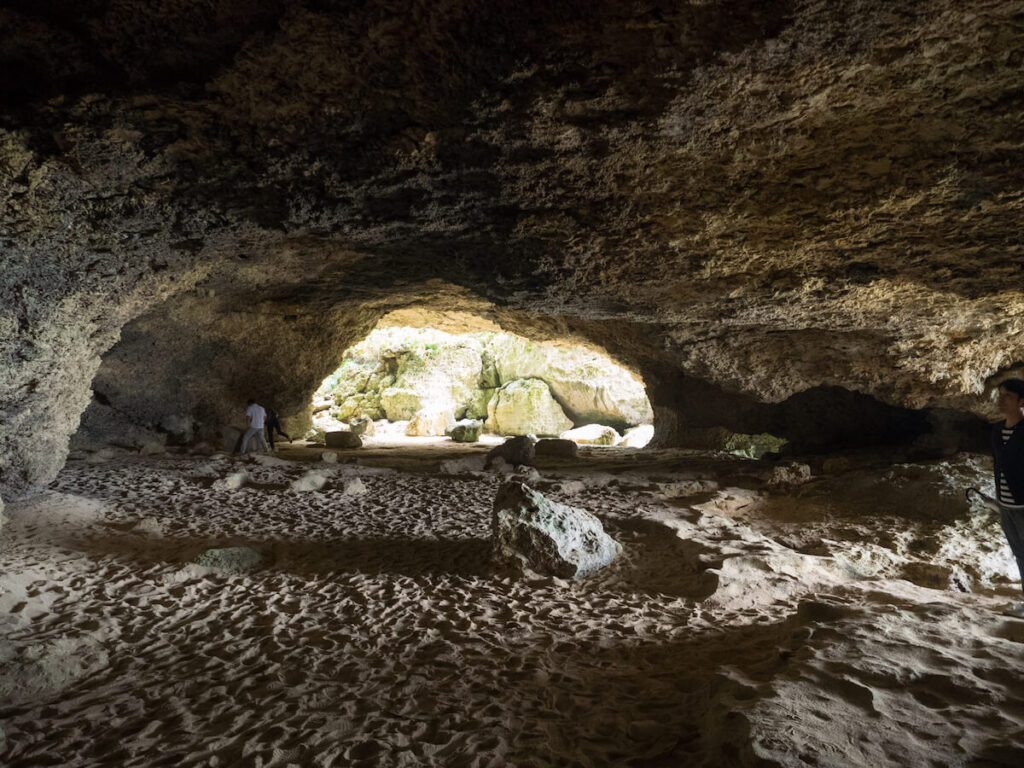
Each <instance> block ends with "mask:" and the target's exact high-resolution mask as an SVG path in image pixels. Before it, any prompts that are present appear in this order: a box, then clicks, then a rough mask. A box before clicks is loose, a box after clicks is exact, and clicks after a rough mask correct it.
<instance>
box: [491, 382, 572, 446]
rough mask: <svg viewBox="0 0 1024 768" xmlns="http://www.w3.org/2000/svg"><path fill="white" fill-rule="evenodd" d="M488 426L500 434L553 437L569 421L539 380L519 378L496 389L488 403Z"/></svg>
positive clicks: (565, 428) (564, 428) (562, 430)
mask: <svg viewBox="0 0 1024 768" xmlns="http://www.w3.org/2000/svg"><path fill="white" fill-rule="evenodd" d="M487 427H488V429H489V430H490V431H491V432H494V433H495V434H499V435H530V434H534V435H550V436H556V435H559V434H561V433H562V432H565V431H566V430H568V429H572V422H571V421H570V420H569V419H568V418H567V417H566V415H565V413H564V411H562V407H561V406H560V405H559V404H558V403H557V402H556V401H555V399H554V398H553V397H552V396H551V390H550V389H548V385H547V384H545V383H544V382H543V381H542V380H540V379H520V380H518V381H513V382H512V383H511V384H506V385H505V386H503V387H502V388H501V389H499V390H498V392H497V394H495V396H494V397H493V398H492V400H491V402H490V404H489V405H488V406H487Z"/></svg>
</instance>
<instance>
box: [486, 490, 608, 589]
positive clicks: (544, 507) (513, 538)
mask: <svg viewBox="0 0 1024 768" xmlns="http://www.w3.org/2000/svg"><path fill="white" fill-rule="evenodd" d="M491 528H492V537H493V540H492V546H493V552H494V559H495V561H496V562H498V563H499V564H502V565H515V566H526V567H528V568H530V569H531V570H534V571H537V572H538V573H543V574H548V575H551V576H558V577H560V578H564V579H578V578H582V577H584V576H587V575H588V574H591V573H593V572H594V571H597V570H599V569H600V568H603V567H605V566H606V565H608V564H609V563H611V562H612V561H613V560H614V559H615V558H616V557H617V556H618V554H619V553H620V552H621V551H622V547H621V545H620V544H619V543H618V542H617V541H615V540H614V539H613V538H612V537H611V536H609V535H608V534H606V533H605V532H604V526H602V525H601V521H600V520H598V519H597V518H596V517H595V516H594V515H592V514H591V513H590V512H587V511H586V510H584V509H579V508H577V507H570V506H568V505H566V504H559V503H558V502H555V501H551V500H550V499H547V498H545V497H544V496H543V495H542V494H540V493H538V492H537V491H535V490H533V489H532V488H530V487H529V486H527V485H524V484H523V483H520V482H517V481H509V482H506V483H504V484H503V485H502V486H501V487H500V488H499V489H498V495H497V497H496V498H495V500H494V509H493V513H492V517H491Z"/></svg>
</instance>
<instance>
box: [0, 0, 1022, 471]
mask: <svg viewBox="0 0 1024 768" xmlns="http://www.w3.org/2000/svg"><path fill="white" fill-rule="evenodd" d="M0 97H2V99H3V102H4V104H5V108H4V109H3V111H2V117H0V179H2V184H0V269H2V271H3V276H4V280H3V284H2V285H0V299H2V301H0V343H2V344H3V346H2V348H0V351H2V354H3V356H4V357H3V359H4V361H5V365H6V366H7V369H8V371H9V373H10V375H8V376H7V377H6V381H4V382H0V403H2V408H3V409H4V410H3V414H4V419H5V421H6V424H7V430H6V436H5V437H0V441H6V442H5V444H4V445H3V446H0V448H3V449H4V450H5V451H8V452H10V451H14V452H15V453H16V452H17V450H18V449H17V446H15V445H14V443H15V442H17V441H18V440H22V439H24V438H25V435H28V434H29V433H33V434H35V435H36V436H37V437H38V435H39V433H40V432H45V433H47V434H51V433H52V434H54V435H60V436H63V437H66V436H67V434H69V433H70V432H71V431H73V429H74V425H75V424H76V423H77V422H76V419H77V418H78V415H77V414H80V413H81V411H82V409H83V408H84V406H85V403H86V402H87V400H88V397H89V394H88V384H89V382H90V381H91V380H92V377H93V375H94V374H95V372H96V370H97V368H98V366H99V360H100V356H101V355H103V354H104V353H105V352H106V351H107V350H109V349H110V348H111V347H112V346H113V345H114V344H115V343H116V342H117V341H118V339H119V338H120V334H121V329H122V328H123V327H124V326H125V324H126V323H129V322H132V321H133V320H135V319H136V318H139V317H140V316H144V315H145V314H146V313H147V312H154V311H156V308H158V307H160V306H161V302H165V301H167V300H168V298H169V297H170V299H171V301H174V300H175V299H174V297H175V296H177V297H182V296H194V295H204V296H208V297H212V296H215V297H216V301H217V302H218V303H219V306H221V307H222V309H224V311H227V310H230V309H237V308H238V307H248V308H250V309H252V308H255V309H252V311H258V310H259V308H261V307H265V308H273V313H272V314H276V315H281V316H284V315H287V316H288V317H293V316H299V317H300V318H301V317H305V316H309V317H314V316H319V317H328V316H332V314H331V313H338V312H343V313H344V312H347V313H349V315H350V316H358V322H355V321H353V322H352V323H350V326H351V329H352V334H355V333H356V332H357V331H358V332H363V331H365V330H366V329H367V328H369V327H371V326H372V323H373V322H375V321H376V319H377V318H379V317H380V316H381V315H382V314H384V313H385V312H387V311H389V310H391V309H396V308H398V309H400V308H402V306H406V305H408V304H409V303H410V302H413V303H414V299H415V298H416V297H417V296H421V294H422V293H423V286H428V285H431V284H433V283H431V281H437V282H438V283H439V284H443V285H445V286H449V287H450V288H451V290H449V291H448V292H447V293H446V292H444V291H442V292H441V293H440V294H438V296H439V298H437V299H435V300H434V301H433V309H437V310H443V309H455V310H458V309H460V308H463V307H461V306H460V302H459V301H455V300H452V302H450V303H451V305H450V306H446V304H445V302H446V301H447V300H448V298H450V297H458V296H460V295H461V296H469V295H471V296H475V297H478V299H479V301H481V302H484V303H485V304H486V305H487V306H491V307H495V308H497V310H496V311H499V312H505V313H506V315H507V317H508V318H511V319H510V320H509V322H511V323H512V324H513V325H515V324H516V323H517V322H518V323H519V325H520V326H521V328H520V329H522V328H527V327H529V326H530V324H531V322H533V321H532V320H531V318H538V320H536V323H538V324H539V325H538V327H547V328H548V332H549V333H555V334H557V333H576V334H578V335H579V336H580V337H581V338H582V339H583V340H586V341H589V342H591V343H596V344H604V345H605V346H606V347H608V348H609V351H611V352H612V353H613V354H615V355H616V356H617V357H618V358H619V359H620V360H623V361H624V362H626V363H627V364H630V365H631V366H632V367H634V368H637V369H643V370H644V371H645V372H646V374H648V375H651V376H661V377H663V378H664V377H669V374H670V373H671V372H678V373H679V374H680V375H685V376H691V377H696V378H698V379H700V380H701V381H706V382H710V383H712V384H713V385H715V386H717V387H722V388H724V389H725V390H728V391H731V392H737V393H743V394H744V395H746V396H751V397H755V398H757V399H760V400H763V401H781V400H782V399H784V398H787V397H789V396H791V395H793V394H795V393H798V392H801V391H804V390H806V389H809V388H811V387H817V386H841V387H845V388H847V389H849V390H851V391H857V392H863V393H866V394H870V395H872V396H873V397H877V398H879V399H881V400H883V401H885V402H889V403H892V404H898V405H904V406H910V407H923V406H926V405H943V406H948V407H957V408H963V409H969V410H975V411H976V412H980V411H981V410H983V408H984V400H983V397H982V396H983V395H984V394H985V392H986V388H990V387H991V382H992V380H993V379H994V377H996V376H998V375H999V374H1000V373H1001V372H1005V371H1007V370H1010V369H1012V368H1013V367H1014V366H1015V365H1017V364H1019V363H1020V362H1021V361H1024V349H1022V344H1021V342H1020V332H1021V330H1022V329H1024V294H1022V292H1021V286H1022V284H1024V242H1022V236H1021V231H1022V227H1021V224H1022V217H1021V214H1022V211H1024V162H1022V161H1024V7H1022V6H1021V4H1020V3H1018V2H999V1H997V0H991V1H989V0H976V1H975V2H970V3H963V2H959V1H956V0H934V1H932V2H911V1H910V0H895V1H893V0H886V1H884V2H883V1H882V0H854V1H851V2H832V1H831V0H758V1H757V2H755V1H754V0H706V1H703V2H691V3H680V2H659V1H657V0H653V1H651V2H612V1H610V0H609V1H607V2H575V1H569V2H514V3H513V2H508V1H506V0H462V1H461V2H460V1H458V0H437V1H434V2H419V1H416V2H383V1H374V0H367V1H366V2H341V1H338V2H331V1H330V0H275V1H262V0H219V1H218V0H206V1H205V2H195V1H194V0H154V1H153V2H146V3H142V2H130V1H129V0H87V1H84V2H82V1H76V2H71V0H53V1H50V2H47V1H46V0H31V2H30V1H29V0H13V1H10V2H7V3H6V4H5V5H4V7H3V8H2V9H0ZM395 297H398V298H395ZM402 297H404V298H402ZM446 297H448V298H446ZM189 301H191V299H190V300H189ZM467 301H468V300H467ZM178 303H179V307H187V306H189V303H188V301H183V300H179V302H178ZM428 303H430V302H429V301H428ZM470 303H472V302H471V301H470ZM368 308H372V311H371V309H368ZM268 311H269V310H268ZM360 312H362V313H363V314H360ZM515 318H518V320H516V319H515ZM339 322H340V321H339ZM544 323H547V324H548V325H547V326H545V325H544ZM179 326H180V318H179V322H178V323H177V324H176V325H175V327H179ZM353 340H354V339H353ZM289 343H290V342H289ZM331 362H335V361H331ZM70 369H74V370H75V371H78V373H74V372H72V371H71V370H70ZM47 380H52V384H51V385H48V386H43V385H42V384H41V383H40V382H42V381H47ZM55 392H56V393H62V394H61V395H60V396H61V397H63V400H64V402H65V405H63V406H61V407H60V408H56V409H55V408H54V407H52V403H51V402H50V401H49V400H47V399H46V398H47V397H50V398H53V397H56V396H57V395H55V394H54V393H55ZM44 410H46V411H47V415H46V416H45V417H43V416H41V415H40V412H41V411H44ZM18 435H20V436H21V437H18ZM54 439H56V438H54ZM59 452H60V451H58V453H59ZM9 466H12V465H9ZM44 474H45V473H44Z"/></svg>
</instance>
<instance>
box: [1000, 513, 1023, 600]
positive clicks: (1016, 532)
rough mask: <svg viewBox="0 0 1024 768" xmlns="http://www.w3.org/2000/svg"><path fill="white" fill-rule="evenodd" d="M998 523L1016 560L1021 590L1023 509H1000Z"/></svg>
mask: <svg viewBox="0 0 1024 768" xmlns="http://www.w3.org/2000/svg"><path fill="white" fill-rule="evenodd" d="M999 522H1000V523H1002V525H1003V533H1005V534H1006V540H1007V541H1008V542H1010V549H1011V550H1013V556H1014V557H1015V558H1017V570H1019V571H1020V577H1021V589H1024V509H1005V508H1003V509H1002V512H1001V514H1000V515H999Z"/></svg>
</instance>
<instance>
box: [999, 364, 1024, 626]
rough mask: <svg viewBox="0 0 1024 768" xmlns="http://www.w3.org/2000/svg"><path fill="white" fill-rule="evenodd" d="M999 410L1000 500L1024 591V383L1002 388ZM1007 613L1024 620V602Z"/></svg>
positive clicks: (1007, 383) (1005, 384)
mask: <svg viewBox="0 0 1024 768" xmlns="http://www.w3.org/2000/svg"><path fill="white" fill-rule="evenodd" d="M996 409H997V410H998V411H999V413H1000V414H1001V415H1003V416H1005V417H1006V418H1005V419H1004V420H1003V421H1001V422H999V423H998V424H996V425H995V426H994V427H993V428H992V458H993V463H994V465H995V481H996V499H997V501H998V502H999V512H1000V522H1001V523H1002V525H1003V533H1005V534H1006V539H1007V541H1009V542H1010V549H1011V550H1013V556H1014V557H1015V558H1016V559H1017V568H1018V570H1019V571H1020V573H1021V582H1022V583H1021V588H1022V589H1024V380H1022V379H1007V380H1006V381H1004V382H1003V383H1002V384H1000V385H999V395H998V397H997V398H996ZM1005 613H1006V614H1007V615H1010V616H1016V617H1017V618H1020V619H1024V602H1022V603H1015V604H1014V605H1013V606H1011V607H1010V608H1008V609H1007V610H1006V611H1005Z"/></svg>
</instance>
